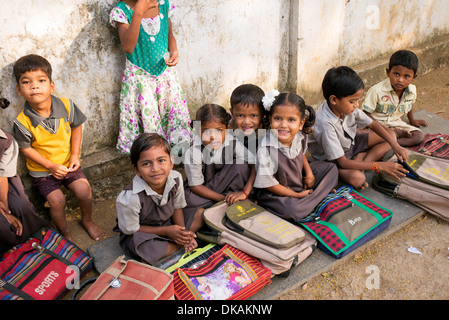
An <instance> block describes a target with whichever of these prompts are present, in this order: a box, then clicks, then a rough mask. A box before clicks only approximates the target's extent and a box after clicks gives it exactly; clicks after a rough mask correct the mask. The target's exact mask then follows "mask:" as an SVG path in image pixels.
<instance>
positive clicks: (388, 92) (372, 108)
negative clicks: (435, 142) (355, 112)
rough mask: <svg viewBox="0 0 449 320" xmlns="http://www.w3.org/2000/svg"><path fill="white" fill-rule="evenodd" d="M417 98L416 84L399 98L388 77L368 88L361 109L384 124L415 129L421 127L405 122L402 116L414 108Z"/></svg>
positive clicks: (411, 85) (410, 129)
mask: <svg viewBox="0 0 449 320" xmlns="http://www.w3.org/2000/svg"><path fill="white" fill-rule="evenodd" d="M416 98H417V92H416V86H415V85H413V84H410V85H409V86H408V87H407V88H406V89H405V90H404V93H403V94H402V97H401V98H400V99H399V97H398V95H397V94H396V93H395V92H394V89H393V87H392V86H391V82H390V79H389V78H387V79H385V80H383V81H381V82H379V83H377V84H376V85H374V86H373V87H371V88H370V89H369V90H368V92H367V93H366V98H365V101H364V102H363V105H362V107H361V109H362V110H364V111H366V112H368V113H370V114H371V116H372V117H373V118H374V119H376V120H377V121H378V122H379V123H381V124H382V125H384V126H387V127H396V128H401V129H405V130H407V131H414V130H419V129H418V128H416V127H414V126H411V125H409V124H407V123H406V122H404V121H403V120H402V117H403V116H404V115H406V114H407V113H408V112H409V111H410V110H412V106H413V104H414V103H415V102H416Z"/></svg>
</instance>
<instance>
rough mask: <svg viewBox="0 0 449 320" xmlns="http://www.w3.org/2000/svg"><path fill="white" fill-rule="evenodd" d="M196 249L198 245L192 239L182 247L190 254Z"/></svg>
mask: <svg viewBox="0 0 449 320" xmlns="http://www.w3.org/2000/svg"><path fill="white" fill-rule="evenodd" d="M197 247H198V243H197V242H196V240H195V239H194V238H192V239H191V241H190V243H189V244H187V245H185V246H184V249H185V252H186V253H187V252H190V251H192V250H194V249H196V248H197Z"/></svg>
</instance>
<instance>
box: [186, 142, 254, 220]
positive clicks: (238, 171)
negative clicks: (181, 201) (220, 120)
mask: <svg viewBox="0 0 449 320" xmlns="http://www.w3.org/2000/svg"><path fill="white" fill-rule="evenodd" d="M235 144H236V141H233V142H232V143H230V144H229V145H227V146H225V147H224V148H223V150H222V154H221V159H220V160H221V161H219V163H209V161H207V159H206V160H205V161H203V164H202V166H203V168H202V172H203V176H204V186H206V187H207V188H209V189H211V190H213V191H215V192H217V193H220V194H223V195H226V194H228V193H231V192H238V191H242V189H243V187H244V186H245V184H246V182H247V181H248V178H249V173H250V168H249V165H248V162H247V161H244V162H243V163H241V164H240V163H239V164H237V163H236V161H235V158H234V157H233V150H235V149H234V148H235ZM229 148H232V149H229ZM201 151H202V152H204V146H201ZM203 154H204V153H203ZM231 157H232V158H231ZM184 193H185V199H186V202H187V206H186V207H185V208H184V209H183V212H184V219H187V218H190V219H193V216H194V215H195V212H196V210H198V209H199V208H209V207H211V206H213V205H214V204H215V202H214V201H212V200H210V199H206V198H203V197H201V196H199V195H197V194H195V193H194V192H192V190H191V189H190V187H189V185H188V180H186V181H185V182H184Z"/></svg>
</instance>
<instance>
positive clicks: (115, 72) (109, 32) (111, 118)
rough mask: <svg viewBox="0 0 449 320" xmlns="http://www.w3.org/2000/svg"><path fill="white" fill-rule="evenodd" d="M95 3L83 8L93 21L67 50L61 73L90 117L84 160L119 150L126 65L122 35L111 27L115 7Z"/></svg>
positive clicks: (69, 88)
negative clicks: (112, 150) (87, 157)
mask: <svg viewBox="0 0 449 320" xmlns="http://www.w3.org/2000/svg"><path fill="white" fill-rule="evenodd" d="M109 2H110V1H109ZM115 2H117V1H114V3H113V4H109V3H106V4H105V3H104V2H103V3H102V2H92V3H90V4H84V5H80V6H79V7H78V9H79V10H80V11H81V10H87V11H88V12H89V14H90V16H91V17H92V20H91V21H90V22H89V23H87V24H86V25H85V26H84V27H83V29H82V30H81V31H80V32H79V34H78V35H77V37H76V38H75V39H74V40H73V42H72V43H71V45H70V47H69V48H68V50H67V53H66V56H65V60H64V63H63V66H62V69H61V74H62V75H63V77H61V78H63V79H64V85H63V86H64V88H63V89H64V90H61V92H63V94H64V92H71V93H72V94H73V97H70V98H72V99H73V100H74V102H75V104H77V105H78V106H83V108H84V109H82V110H83V111H84V113H85V115H86V116H87V121H86V122H85V124H84V131H83V132H84V134H83V156H86V155H90V154H93V153H97V152H99V151H102V150H104V149H109V148H115V144H116V142H117V136H118V130H119V125H118V123H119V113H120V110H119V99H120V87H121V74H122V70H123V68H124V64H125V58H124V55H123V51H122V49H121V47H120V44H119V40H118V34H117V32H116V30H115V29H114V28H113V27H112V26H111V25H110V24H109V12H110V10H111V9H112V7H113V5H115Z"/></svg>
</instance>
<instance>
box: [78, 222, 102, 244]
mask: <svg viewBox="0 0 449 320" xmlns="http://www.w3.org/2000/svg"><path fill="white" fill-rule="evenodd" d="M82 224H83V226H84V228H85V229H86V231H87V233H88V234H89V236H90V237H91V238H92V239H94V240H95V241H99V240H101V239H103V237H104V236H105V234H106V233H105V231H104V230H103V229H102V228H100V227H99V226H97V225H96V224H95V222H94V221H93V220H89V221H83V222H82Z"/></svg>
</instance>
